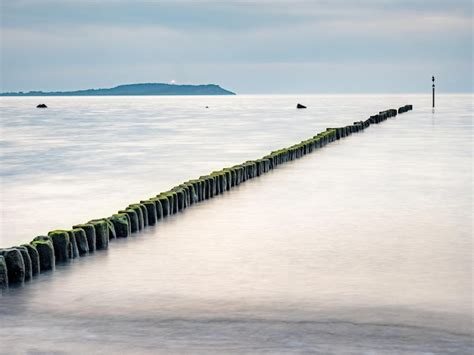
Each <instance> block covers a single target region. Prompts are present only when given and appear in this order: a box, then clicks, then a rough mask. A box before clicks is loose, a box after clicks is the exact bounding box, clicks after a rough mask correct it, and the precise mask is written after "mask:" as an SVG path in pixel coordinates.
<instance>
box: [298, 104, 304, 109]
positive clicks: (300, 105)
mask: <svg viewBox="0 0 474 355" xmlns="http://www.w3.org/2000/svg"><path fill="white" fill-rule="evenodd" d="M296 108H306V106H305V105H302V104H297V105H296Z"/></svg>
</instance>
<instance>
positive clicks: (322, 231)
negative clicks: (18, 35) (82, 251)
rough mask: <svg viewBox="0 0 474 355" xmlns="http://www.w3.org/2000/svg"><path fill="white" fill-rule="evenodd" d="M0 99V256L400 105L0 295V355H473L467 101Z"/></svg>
mask: <svg viewBox="0 0 474 355" xmlns="http://www.w3.org/2000/svg"><path fill="white" fill-rule="evenodd" d="M40 101H41V102H46V103H47V104H48V106H49V108H48V109H47V110H38V109H36V108H34V107H35V106H36V104H37V103H39V102H40ZM296 102H301V103H304V104H307V105H308V106H309V108H308V109H307V110H298V111H297V110H295V108H294V106H295V105H296ZM0 103H1V118H2V124H1V137H0V138H1V173H2V184H1V189H2V190H1V206H0V207H1V212H2V214H1V216H2V221H1V222H2V226H1V228H2V229H1V239H0V246H10V245H13V244H17V243H20V242H25V241H29V240H31V239H32V237H34V236H35V235H38V234H44V233H46V232H47V231H48V230H50V229H57V228H68V227H70V226H71V225H72V224H75V223H80V222H84V221H87V220H88V219H91V218H96V217H101V216H107V215H110V214H112V213H113V212H115V211H116V210H118V209H120V208H122V207H124V206H126V205H128V204H129V203H132V202H136V201H139V200H140V199H145V198H148V197H151V196H153V195H156V194H157V193H159V192H160V191H164V190H167V189H169V188H170V187H172V186H174V185H176V184H178V183H180V182H182V181H185V180H188V179H191V178H195V177H198V176H200V175H203V174H207V173H209V172H210V171H212V170H215V169H220V168H222V167H225V166H230V165H233V164H236V163H240V162H243V161H245V160H248V159H256V158H259V157H261V156H263V155H265V154H267V153H268V152H270V151H271V150H275V149H278V148H281V147H285V146H289V145H291V144H293V143H296V142H298V141H300V140H302V139H305V138H308V137H310V136H312V135H314V134H315V133H317V132H319V131H322V130H325V128H326V127H330V126H339V125H347V124H350V123H352V122H353V121H356V120H361V119H366V118H367V117H368V116H369V115H370V114H373V113H376V112H378V111H379V110H382V109H387V108H392V107H394V108H395V107H399V106H401V105H404V104H406V103H411V104H413V105H414V111H411V112H409V113H406V114H403V115H400V116H397V118H394V119H390V120H388V121H385V122H383V123H381V124H380V125H373V126H371V127H370V128H369V129H368V130H366V131H364V132H363V133H358V134H354V135H352V136H351V137H349V138H347V139H344V140H341V141H338V142H336V143H333V144H331V145H329V146H327V147H325V148H324V149H321V150H320V151H317V152H315V153H314V154H311V155H309V156H306V157H305V158H303V159H300V160H298V161H295V162H292V163H288V164H285V165H284V166H281V167H279V168H278V169H276V170H274V171H272V172H270V173H268V174H266V175H265V176H263V177H260V178H257V179H254V180H251V181H248V182H246V183H245V184H243V185H240V186H239V187H237V188H235V189H233V190H232V191H230V192H227V193H226V194H224V195H221V196H218V197H216V198H214V199H212V200H209V201H206V202H203V203H201V204H199V205H196V206H193V207H192V208H189V209H187V210H186V211H184V212H183V213H179V214H178V215H176V216H173V217H171V218H169V219H167V220H166V221H164V222H163V223H160V224H159V225H158V226H156V227H151V228H148V230H147V231H146V232H144V233H141V234H139V235H136V236H134V237H133V238H129V239H128V240H118V241H114V242H113V243H112V244H111V246H110V249H109V250H108V251H105V252H97V253H95V254H94V255H91V256H89V257H86V258H81V259H77V260H74V261H73V262H71V263H69V264H67V265H61V266H60V267H58V269H57V270H56V272H54V273H48V274H42V275H40V276H39V277H36V279H35V280H34V281H32V282H29V283H27V284H26V285H25V286H24V287H15V288H11V289H9V290H8V291H5V292H4V293H3V295H2V296H1V298H0V317H1V322H0V334H1V347H0V352H3V353H11V352H15V351H16V352H18V353H23V352H31V353H35V352H36V353H43V352H44V353H50V352H54V351H56V352H57V353H62V352H64V353H94V352H102V353H123V354H137V353H138V354H139V353H160V352H161V353H220V354H221V353H307V352H320V353H321V352H322V353H369V354H375V353H388V354H392V353H393V354H399V353H442V354H446V353H453V354H463V353H466V354H468V353H471V352H472V350H473V347H472V219H471V218H472V217H471V215H472V112H473V111H472V96H471V95H440V97H439V98H438V106H439V107H438V108H437V109H436V112H434V113H433V112H432V110H431V108H430V107H429V105H430V98H429V97H428V96H421V95H358V96H356V95H351V96H343V95H334V96H307V97H296V96H235V97H195V98H190V97H169V98H164V97H106V98H98V97H96V98H92V97H83V98H64V97H62V98H41V99H40V98H2V99H1V100H0ZM206 105H208V106H209V108H208V109H206V108H205V106H206Z"/></svg>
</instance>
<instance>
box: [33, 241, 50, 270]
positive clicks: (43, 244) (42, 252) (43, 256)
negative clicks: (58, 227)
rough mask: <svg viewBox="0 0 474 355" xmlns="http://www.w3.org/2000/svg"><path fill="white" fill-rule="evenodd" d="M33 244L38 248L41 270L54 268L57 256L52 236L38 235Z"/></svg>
mask: <svg viewBox="0 0 474 355" xmlns="http://www.w3.org/2000/svg"><path fill="white" fill-rule="evenodd" d="M31 244H32V245H33V246H34V247H35V248H36V250H37V251H38V255H39V260H40V272H44V271H48V270H54V269H55V264H56V257H55V255H54V247H53V242H52V241H51V238H49V237H47V236H38V237H36V238H35V239H33V241H32V242H31Z"/></svg>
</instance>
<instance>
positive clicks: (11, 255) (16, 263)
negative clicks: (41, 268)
mask: <svg viewBox="0 0 474 355" xmlns="http://www.w3.org/2000/svg"><path fill="white" fill-rule="evenodd" d="M0 255H1V256H3V257H4V258H5V264H6V269H7V274H8V282H9V283H22V282H24V281H25V263H24V261H23V257H22V256H21V252H20V251H19V250H18V249H16V248H7V249H1V250H0Z"/></svg>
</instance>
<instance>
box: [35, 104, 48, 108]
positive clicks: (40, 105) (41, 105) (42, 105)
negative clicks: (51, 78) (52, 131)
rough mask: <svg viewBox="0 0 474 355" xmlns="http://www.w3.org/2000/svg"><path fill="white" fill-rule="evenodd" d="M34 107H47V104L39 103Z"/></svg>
mask: <svg viewBox="0 0 474 355" xmlns="http://www.w3.org/2000/svg"><path fill="white" fill-rule="evenodd" d="M36 108H48V106H46V104H39V105H38V106H36Z"/></svg>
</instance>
